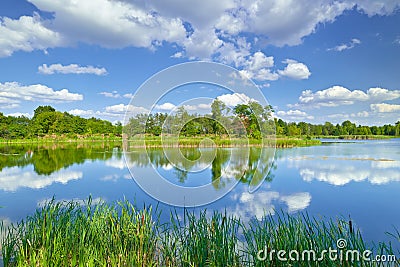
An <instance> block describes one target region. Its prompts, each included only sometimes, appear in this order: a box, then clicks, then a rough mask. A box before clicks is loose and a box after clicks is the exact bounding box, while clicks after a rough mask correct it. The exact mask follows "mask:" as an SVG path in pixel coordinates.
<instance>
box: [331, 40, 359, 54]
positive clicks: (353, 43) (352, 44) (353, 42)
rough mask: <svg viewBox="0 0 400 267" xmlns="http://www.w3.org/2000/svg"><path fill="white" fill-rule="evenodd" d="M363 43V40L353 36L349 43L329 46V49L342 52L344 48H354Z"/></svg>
mask: <svg viewBox="0 0 400 267" xmlns="http://www.w3.org/2000/svg"><path fill="white" fill-rule="evenodd" d="M359 44H361V41H360V40H359V39H356V38H353V39H351V41H350V42H349V43H346V44H341V45H337V46H335V47H333V48H328V49H327V50H328V51H331V50H333V51H337V52H341V51H343V50H348V49H352V48H354V47H355V46H356V45H359Z"/></svg>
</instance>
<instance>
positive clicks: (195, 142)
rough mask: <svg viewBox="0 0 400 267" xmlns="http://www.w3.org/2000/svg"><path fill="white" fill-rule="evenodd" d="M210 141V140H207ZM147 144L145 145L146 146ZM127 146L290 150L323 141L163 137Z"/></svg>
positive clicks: (147, 139)
mask: <svg viewBox="0 0 400 267" xmlns="http://www.w3.org/2000/svg"><path fill="white" fill-rule="evenodd" d="M205 139H208V140H205ZM144 143H145V145H144ZM127 144H128V145H129V147H132V148H135V147H136V148H137V147H144V146H147V147H162V146H166V147H178V146H179V147H199V146H200V147H211V146H217V147H242V146H243V147H244V146H255V147H260V146H264V147H274V146H275V147H277V148H288V147H299V146H313V145H320V144H321V141H320V140H318V139H307V138H297V137H287V138H284V137H278V138H276V139H275V138H270V139H264V140H260V139H246V138H231V139H229V138H220V137H191V138H179V139H172V138H166V139H164V140H162V139H161V137H154V136H151V137H146V138H144V139H130V140H129V141H128V142H127Z"/></svg>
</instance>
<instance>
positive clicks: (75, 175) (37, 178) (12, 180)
mask: <svg viewBox="0 0 400 267" xmlns="http://www.w3.org/2000/svg"><path fill="white" fill-rule="evenodd" d="M82 177H83V173H82V172H77V171H69V170H60V171H58V172H54V173H52V174H50V175H39V174H37V173H35V172H32V171H31V170H28V171H26V170H24V169H21V168H19V167H11V168H4V169H3V170H2V171H1V172H0V189H1V190H4V191H12V192H15V191H17V190H18V189H20V188H23V187H27V188H33V189H39V188H44V187H46V186H49V185H51V184H53V183H62V184H66V183H68V182H69V181H71V180H78V179H82Z"/></svg>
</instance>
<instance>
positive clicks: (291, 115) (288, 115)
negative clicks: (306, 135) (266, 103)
mask: <svg viewBox="0 0 400 267" xmlns="http://www.w3.org/2000/svg"><path fill="white" fill-rule="evenodd" d="M276 115H278V116H279V117H281V118H283V119H284V120H289V121H299V120H304V119H309V120H312V119H314V116H312V115H309V114H307V113H306V112H304V111H300V110H297V109H296V110H288V111H282V110H280V111H278V112H277V113H276Z"/></svg>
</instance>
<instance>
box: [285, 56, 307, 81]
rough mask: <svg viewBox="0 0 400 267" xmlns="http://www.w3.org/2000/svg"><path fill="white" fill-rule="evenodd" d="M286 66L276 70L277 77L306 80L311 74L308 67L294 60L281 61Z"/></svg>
mask: <svg viewBox="0 0 400 267" xmlns="http://www.w3.org/2000/svg"><path fill="white" fill-rule="evenodd" d="M283 63H286V64H287V66H286V67H285V69H283V70H278V73H279V75H281V76H285V77H289V78H292V79H296V80H302V79H308V77H310V75H311V72H310V70H309V69H308V67H307V66H306V65H305V64H303V63H300V62H297V61H296V60H292V59H287V60H285V61H283Z"/></svg>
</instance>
